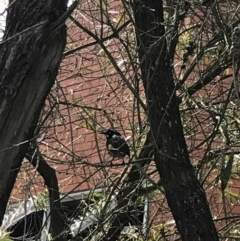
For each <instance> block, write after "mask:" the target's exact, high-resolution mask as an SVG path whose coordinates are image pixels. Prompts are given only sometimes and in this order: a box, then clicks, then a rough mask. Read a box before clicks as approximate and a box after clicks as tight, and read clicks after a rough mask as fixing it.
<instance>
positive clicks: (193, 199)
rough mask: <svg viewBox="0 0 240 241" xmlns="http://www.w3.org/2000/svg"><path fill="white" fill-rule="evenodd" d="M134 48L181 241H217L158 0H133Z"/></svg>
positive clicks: (159, 166) (158, 159)
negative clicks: (182, 111) (185, 129)
mask: <svg viewBox="0 0 240 241" xmlns="http://www.w3.org/2000/svg"><path fill="white" fill-rule="evenodd" d="M133 2H134V5H133V11H134V17H135V24H136V35H137V45H138V46H137V47H138V48H137V49H138V53H139V59H140V63H141V71H142V80H143V84H144V88H145V93H146V97H147V104H148V113H147V114H148V117H149V121H150V127H151V129H152V130H154V131H153V138H154V139H155V140H154V143H156V149H155V150H156V151H155V153H154V155H155V162H156V166H157V169H158V171H159V174H160V176H161V183H162V184H163V187H164V190H165V193H166V198H167V201H168V204H169V207H170V209H171V211H172V214H173V217H174V219H175V222H176V225H177V228H178V231H179V233H180V235H181V238H182V240H185V241H189V240H201V241H206V240H212V241H213V240H218V235H217V232H216V228H215V226H214V223H213V220H212V216H211V212H210V209H209V206H208V202H207V199H206V194H205V192H204V190H203V188H202V186H201V185H200V183H199V181H198V180H197V177H196V176H195V174H194V170H193V167H192V165H191V163H190V160H189V155H188V151H187V146H186V142H185V139H184V134H183V126H182V123H181V119H180V113H179V109H178V103H177V99H176V95H175V85H174V79H173V74H172V68H171V64H170V59H169V58H168V53H167V44H166V39H165V38H164V34H165V30H164V25H163V24H161V23H163V22H164V19H163V6H162V1H161V0H141V1H139V0H134V1H133Z"/></svg>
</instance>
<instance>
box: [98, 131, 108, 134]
mask: <svg viewBox="0 0 240 241" xmlns="http://www.w3.org/2000/svg"><path fill="white" fill-rule="evenodd" d="M98 133H99V134H103V135H106V131H99V132H98Z"/></svg>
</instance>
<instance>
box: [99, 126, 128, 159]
mask: <svg viewBox="0 0 240 241" xmlns="http://www.w3.org/2000/svg"><path fill="white" fill-rule="evenodd" d="M100 134H104V135H105V136H106V148H107V151H108V154H109V155H110V156H112V157H113V158H118V159H124V157H125V156H128V157H130V149H129V146H128V144H127V142H126V141H125V139H124V138H123V137H122V136H121V134H120V133H119V132H118V131H116V130H114V129H107V130H104V131H101V132H100ZM123 164H124V160H123Z"/></svg>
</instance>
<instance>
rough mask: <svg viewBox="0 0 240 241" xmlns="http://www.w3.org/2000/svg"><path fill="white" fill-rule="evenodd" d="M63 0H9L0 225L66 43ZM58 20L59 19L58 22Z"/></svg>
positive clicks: (0, 122) (0, 126)
mask: <svg viewBox="0 0 240 241" xmlns="http://www.w3.org/2000/svg"><path fill="white" fill-rule="evenodd" d="M66 9H67V1H65V0H62V1H59V0H52V1H45V0H22V1H13V0H10V2H9V8H8V16H7V22H6V30H5V34H4V38H3V42H2V43H1V45H0V73H1V80H0V166H1V168H0V225H1V223H2V220H3V216H4V213H5V209H6V205H7V202H8V200H9V196H10V194H11V191H12V188H13V185H14V183H15V180H16V177H17V174H18V172H19V169H20V167H21V163H22V160H23V157H24V156H25V153H26V150H27V148H28V145H29V144H28V143H29V141H30V140H31V139H32V138H34V136H33V135H34V134H33V133H34V126H35V124H36V123H35V120H37V119H38V117H39V114H40V112H41V109H42V107H43V105H44V100H45V98H46V96H47V94H48V93H49V91H50V90H51V87H52V85H53V84H54V81H55V78H56V76H57V73H58V68H59V65H60V62H61V59H62V54H63V50H64V47H65V44H66V28H65V25H64V23H62V24H61V25H59V24H56V21H57V20H58V19H59V17H60V16H61V15H62V14H63V13H64V12H65V11H66ZM58 22H59V21H58Z"/></svg>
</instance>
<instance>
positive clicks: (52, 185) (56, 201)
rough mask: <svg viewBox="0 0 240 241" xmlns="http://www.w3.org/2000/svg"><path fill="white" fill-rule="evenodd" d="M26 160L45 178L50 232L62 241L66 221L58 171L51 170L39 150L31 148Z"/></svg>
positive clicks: (55, 238) (58, 240)
mask: <svg viewBox="0 0 240 241" xmlns="http://www.w3.org/2000/svg"><path fill="white" fill-rule="evenodd" d="M26 158H27V159H28V160H29V162H30V163H31V164H32V165H33V166H34V167H35V168H36V170H37V171H38V172H39V174H40V175H41V176H42V177H43V179H44V182H45V185H46V186H47V188H48V193H49V203H50V218H51V222H50V224H51V225H50V230H51V234H52V237H53V238H54V240H57V241H61V240H64V239H63V237H62V236H63V233H64V228H65V225H64V220H63V217H62V212H61V203H60V195H59V188H58V180H57V176H56V171H55V170H54V169H53V168H51V167H50V166H49V165H48V164H47V162H46V161H45V159H44V158H43V156H42V155H41V153H40V152H39V151H38V150H37V148H34V147H30V148H28V152H27V154H26Z"/></svg>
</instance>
